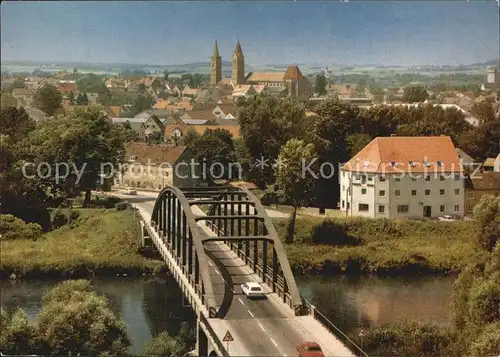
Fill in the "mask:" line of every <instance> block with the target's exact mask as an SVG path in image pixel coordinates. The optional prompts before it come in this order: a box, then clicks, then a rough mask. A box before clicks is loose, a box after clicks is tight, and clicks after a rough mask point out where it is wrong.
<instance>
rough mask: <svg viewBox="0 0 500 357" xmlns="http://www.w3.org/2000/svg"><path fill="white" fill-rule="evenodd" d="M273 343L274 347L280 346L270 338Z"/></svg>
mask: <svg viewBox="0 0 500 357" xmlns="http://www.w3.org/2000/svg"><path fill="white" fill-rule="evenodd" d="M270 340H271V342H272V343H273V345H275V346H276V347H278V344H277V343H276V341H275V340H273V339H272V338H270Z"/></svg>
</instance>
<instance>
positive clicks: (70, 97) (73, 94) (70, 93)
mask: <svg viewBox="0 0 500 357" xmlns="http://www.w3.org/2000/svg"><path fill="white" fill-rule="evenodd" d="M68 100H69V102H70V103H71V104H74V102H75V93H73V92H69V93H68Z"/></svg>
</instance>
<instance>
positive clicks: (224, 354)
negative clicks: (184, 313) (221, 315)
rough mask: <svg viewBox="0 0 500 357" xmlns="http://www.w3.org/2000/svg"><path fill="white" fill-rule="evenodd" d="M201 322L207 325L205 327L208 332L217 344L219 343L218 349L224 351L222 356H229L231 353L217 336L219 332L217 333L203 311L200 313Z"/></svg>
mask: <svg viewBox="0 0 500 357" xmlns="http://www.w3.org/2000/svg"><path fill="white" fill-rule="evenodd" d="M200 322H202V323H203V324H204V325H205V327H206V328H207V330H208V333H209V334H210V335H211V336H212V337H213V340H214V342H215V344H216V345H217V349H218V350H219V351H220V352H221V353H222V356H224V357H229V353H228V352H227V350H226V348H225V347H224V344H223V343H222V341H221V340H220V338H219V337H217V334H216V333H215V331H214V329H213V328H212V326H211V325H210V323H209V322H208V320H207V318H206V317H205V315H203V313H201V314H200Z"/></svg>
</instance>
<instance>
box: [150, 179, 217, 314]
mask: <svg viewBox="0 0 500 357" xmlns="http://www.w3.org/2000/svg"><path fill="white" fill-rule="evenodd" d="M169 193H170V194H173V195H174V196H175V198H176V199H177V201H178V202H179V203H180V205H181V207H182V213H183V214H184V215H185V216H186V221H187V225H188V227H189V231H190V232H189V233H190V234H191V237H192V242H193V245H194V249H195V253H196V255H195V257H197V259H198V264H199V274H200V275H201V282H202V288H203V290H204V292H202V294H201V295H202V296H201V298H202V301H203V302H204V304H205V305H206V306H207V308H208V310H209V313H210V315H211V316H210V317H215V315H216V311H217V306H216V301H215V295H214V286H213V282H212V279H211V278H210V270H209V265H208V261H207V256H206V254H205V250H204V248H203V242H202V236H201V234H200V231H199V227H198V224H197V223H196V221H195V216H194V214H193V212H192V210H191V207H190V205H189V202H188V200H187V198H186V196H185V195H184V193H183V192H182V191H181V190H180V189H179V188H178V187H175V186H167V187H165V188H164V189H163V190H162V191H161V192H160V194H159V195H158V197H157V199H156V201H155V205H154V208H153V212H152V214H151V222H152V223H154V224H155V225H156V226H157V229H158V228H159V225H160V224H161V223H160V222H161V221H162V220H163V218H165V217H164V216H162V212H161V207H160V206H161V205H162V204H163V202H165V200H166V199H167V197H166V196H167V195H168V194H169ZM165 221H166V220H165ZM160 233H161V232H160ZM195 259H196V258H195Z"/></svg>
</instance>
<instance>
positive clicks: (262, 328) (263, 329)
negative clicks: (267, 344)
mask: <svg viewBox="0 0 500 357" xmlns="http://www.w3.org/2000/svg"><path fill="white" fill-rule="evenodd" d="M259 327H260V328H261V330H262V331H266V329H265V328H264V326H262V324H261V323H260V322H259Z"/></svg>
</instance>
